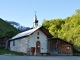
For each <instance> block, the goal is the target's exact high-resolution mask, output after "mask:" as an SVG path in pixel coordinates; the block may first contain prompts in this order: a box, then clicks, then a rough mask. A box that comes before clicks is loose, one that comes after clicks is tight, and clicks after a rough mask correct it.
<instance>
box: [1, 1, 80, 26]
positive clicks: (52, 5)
mask: <svg viewBox="0 0 80 60" xmlns="http://www.w3.org/2000/svg"><path fill="white" fill-rule="evenodd" d="M79 8H80V0H0V18H2V19H4V20H8V21H15V22H18V23H19V24H20V25H22V26H25V27H32V26H33V20H34V15H35V11H36V12H37V13H36V15H37V19H38V20H39V25H42V22H43V19H47V20H50V19H56V18H66V17H68V16H71V15H73V14H74V13H75V10H77V9H79Z"/></svg>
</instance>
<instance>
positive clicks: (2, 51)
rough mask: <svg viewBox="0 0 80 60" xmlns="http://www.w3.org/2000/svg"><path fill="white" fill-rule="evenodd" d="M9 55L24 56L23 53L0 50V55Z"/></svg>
mask: <svg viewBox="0 0 80 60" xmlns="http://www.w3.org/2000/svg"><path fill="white" fill-rule="evenodd" d="M9 54H11V55H24V53H20V52H14V51H9V50H4V49H0V55H9Z"/></svg>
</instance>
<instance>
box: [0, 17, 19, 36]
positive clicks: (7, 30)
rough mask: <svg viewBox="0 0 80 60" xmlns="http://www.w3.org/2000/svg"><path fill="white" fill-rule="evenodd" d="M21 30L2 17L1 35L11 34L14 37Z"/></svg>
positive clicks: (0, 23)
mask: <svg viewBox="0 0 80 60" xmlns="http://www.w3.org/2000/svg"><path fill="white" fill-rule="evenodd" d="M19 32H20V31H19V30H17V29H16V28H14V27H13V26H12V25H10V24H9V23H7V22H6V21H4V20H3V19H1V18H0V37H4V36H9V37H12V36H14V35H16V34H17V33H19Z"/></svg>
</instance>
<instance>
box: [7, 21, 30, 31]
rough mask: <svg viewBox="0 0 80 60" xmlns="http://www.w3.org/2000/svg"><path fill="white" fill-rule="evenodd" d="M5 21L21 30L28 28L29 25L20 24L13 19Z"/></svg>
mask: <svg viewBox="0 0 80 60" xmlns="http://www.w3.org/2000/svg"><path fill="white" fill-rule="evenodd" d="M6 22H8V23H10V24H11V25H13V26H14V27H15V28H17V29H18V30H20V31H21V32H24V31H27V30H30V27H24V26H22V25H20V24H19V23H17V22H14V21H6Z"/></svg>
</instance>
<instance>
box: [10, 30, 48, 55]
mask: <svg viewBox="0 0 80 60" xmlns="http://www.w3.org/2000/svg"><path fill="white" fill-rule="evenodd" d="M38 33H39V35H38ZM37 37H39V39H38V38H37ZM37 41H40V53H46V52H47V36H46V35H45V34H44V33H43V32H42V31H41V30H40V29H37V30H36V31H35V32H33V33H32V34H31V35H29V36H27V37H23V38H20V39H15V40H11V41H10V50H11V51H16V52H23V53H27V52H28V51H30V48H31V47H35V48H36V42H37ZM13 43H15V44H13ZM34 55H36V49H35V53H34Z"/></svg>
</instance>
